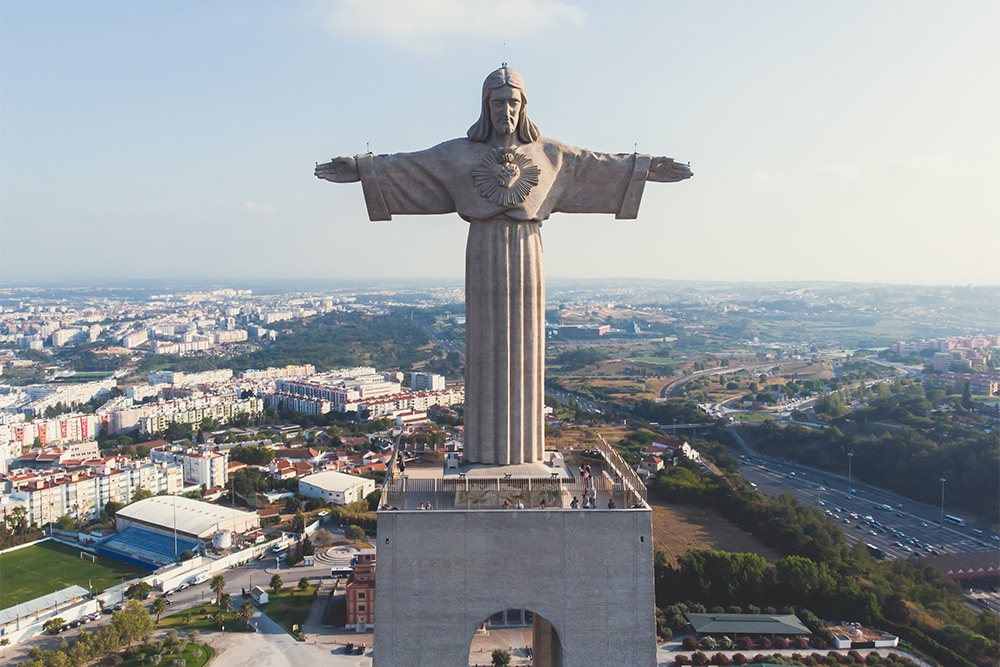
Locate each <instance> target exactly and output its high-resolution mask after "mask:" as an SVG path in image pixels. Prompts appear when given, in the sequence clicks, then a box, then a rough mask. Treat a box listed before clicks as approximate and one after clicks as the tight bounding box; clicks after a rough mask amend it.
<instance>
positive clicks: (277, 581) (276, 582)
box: [271, 574, 284, 593]
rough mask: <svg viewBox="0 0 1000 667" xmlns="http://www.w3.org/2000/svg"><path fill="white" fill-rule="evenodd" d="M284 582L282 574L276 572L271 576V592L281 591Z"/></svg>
mask: <svg viewBox="0 0 1000 667" xmlns="http://www.w3.org/2000/svg"><path fill="white" fill-rule="evenodd" d="M283 583H284V582H283V581H282V580H281V575H279V574H276V575H274V576H273V577H271V592H272V593H277V592H278V591H280V590H281V584H283Z"/></svg>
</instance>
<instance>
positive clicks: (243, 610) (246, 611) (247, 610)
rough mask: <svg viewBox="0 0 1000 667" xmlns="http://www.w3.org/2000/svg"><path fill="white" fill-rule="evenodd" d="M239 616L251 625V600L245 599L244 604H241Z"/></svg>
mask: <svg viewBox="0 0 1000 667" xmlns="http://www.w3.org/2000/svg"><path fill="white" fill-rule="evenodd" d="M239 616H240V618H241V619H243V622H244V623H246V624H247V627H249V626H250V619H251V618H253V604H251V603H250V600H244V601H243V604H241V605H240V611H239Z"/></svg>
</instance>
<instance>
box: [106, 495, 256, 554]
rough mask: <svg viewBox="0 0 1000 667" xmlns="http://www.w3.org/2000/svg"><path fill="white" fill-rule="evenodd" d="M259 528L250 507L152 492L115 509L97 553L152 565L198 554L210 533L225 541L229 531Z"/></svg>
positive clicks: (206, 544) (241, 531)
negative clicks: (109, 533) (110, 531)
mask: <svg viewBox="0 0 1000 667" xmlns="http://www.w3.org/2000/svg"><path fill="white" fill-rule="evenodd" d="M259 527H260V517H258V516H257V514H256V513H254V512H241V511H239V510H234V509H229V508H226V507H220V506H218V505H213V504H211V503H206V502H202V501H200V500H193V499H191V498H183V497H181V496H154V497H153V498H146V499H145V500H140V501H138V502H134V503H132V504H131V505H127V506H125V507H123V508H122V509H120V510H118V512H117V513H116V514H115V530H116V531H117V533H116V534H115V536H114V537H112V538H111V539H109V540H108V541H107V542H105V543H104V544H102V545H101V546H100V548H99V549H98V553H100V554H103V555H106V556H110V557H112V558H117V559H118V560H121V561H125V562H126V563H132V564H134V565H139V566H141V567H148V568H150V569H156V568H159V567H162V566H163V565H167V564H169V563H173V562H176V561H177V560H179V558H180V555H181V554H182V553H183V552H185V551H190V552H192V553H204V552H205V550H206V549H207V548H209V547H211V546H212V543H213V538H217V539H219V543H220V544H226V543H227V542H230V541H231V540H230V539H226V538H231V537H232V533H234V532H235V533H246V532H248V531H251V530H255V529H256V528H259Z"/></svg>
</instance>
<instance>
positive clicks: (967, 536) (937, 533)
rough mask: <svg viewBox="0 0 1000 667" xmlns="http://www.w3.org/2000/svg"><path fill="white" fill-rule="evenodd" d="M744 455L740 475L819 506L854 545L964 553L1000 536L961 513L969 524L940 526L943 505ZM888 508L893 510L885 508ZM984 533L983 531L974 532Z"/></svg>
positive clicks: (999, 545) (904, 554)
mask: <svg viewBox="0 0 1000 667" xmlns="http://www.w3.org/2000/svg"><path fill="white" fill-rule="evenodd" d="M745 451H747V453H746V454H743V455H741V458H740V473H741V474H742V475H743V476H744V477H745V478H746V479H747V481H749V482H752V483H754V484H756V485H757V488H758V489H759V490H760V491H762V492H764V493H766V494H769V495H771V494H776V493H790V494H792V495H794V496H795V497H797V498H798V499H799V500H800V501H801V502H802V503H804V504H806V505H811V506H813V507H818V508H819V509H821V510H823V512H825V513H826V514H827V515H828V516H829V517H830V518H831V519H833V520H834V521H836V522H837V523H838V524H839V525H840V526H841V528H843V530H844V534H845V536H846V537H847V540H848V542H849V543H850V544H854V543H855V542H857V541H858V540H861V541H863V542H866V543H869V544H872V545H874V546H876V547H878V548H880V549H881V550H882V551H883V552H885V554H886V556H888V557H889V558H911V557H913V556H921V555H922V556H927V555H932V554H946V553H956V552H966V551H996V550H997V549H1000V540H997V539H995V538H994V537H993V534H992V531H991V529H990V526H989V524H988V523H986V522H984V520H982V519H978V520H977V517H972V516H969V515H965V514H958V513H957V512H950V511H948V509H947V507H945V511H946V512H947V513H949V514H956V515H958V516H960V517H962V518H964V519H965V520H966V521H967V525H966V526H954V525H951V524H950V523H947V522H946V523H945V524H944V525H941V523H940V520H941V508H940V507H931V506H929V505H925V504H923V503H918V502H916V501H913V500H909V499H907V498H903V497H901V496H898V495H896V494H894V493H891V492H888V491H885V490H883V489H879V488H876V487H873V486H870V485H868V484H862V483H859V482H857V480H853V483H852V485H851V486H852V487H853V489H854V491H855V492H854V493H850V492H849V491H848V488H847V480H846V479H845V478H842V477H839V476H836V475H831V474H829V473H824V472H821V471H817V470H814V469H811V468H808V467H805V466H801V465H797V464H794V463H789V462H787V461H777V460H774V459H769V458H765V457H761V456H758V455H755V454H753V453H751V452H749V450H745ZM885 507H888V508H890V509H885ZM977 530H978V531H982V534H979V533H976V532H973V531H977Z"/></svg>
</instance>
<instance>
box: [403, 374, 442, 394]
mask: <svg viewBox="0 0 1000 667" xmlns="http://www.w3.org/2000/svg"><path fill="white" fill-rule="evenodd" d="M410 388H411V389H413V391H424V390H426V389H431V390H438V389H444V388H445V377H444V376H443V375H438V374H437V373H410Z"/></svg>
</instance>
